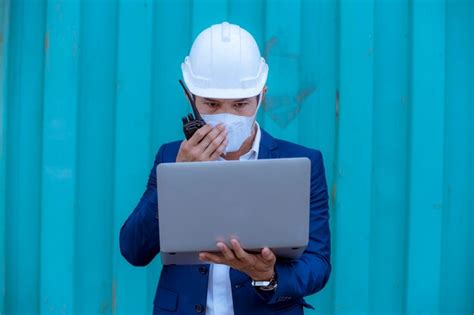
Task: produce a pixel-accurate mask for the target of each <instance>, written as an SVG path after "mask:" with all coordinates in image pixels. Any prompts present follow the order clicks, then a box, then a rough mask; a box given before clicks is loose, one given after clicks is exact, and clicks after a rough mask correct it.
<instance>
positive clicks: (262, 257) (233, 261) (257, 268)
mask: <svg viewBox="0 0 474 315" xmlns="http://www.w3.org/2000/svg"><path fill="white" fill-rule="evenodd" d="M230 243H231V247H232V248H229V247H228V246H227V245H226V244H224V243H223V242H219V243H217V248H218V249H219V250H220V254H212V253H208V252H202V253H200V254H199V259H201V260H203V261H208V262H211V263H215V264H225V265H228V266H229V267H232V268H234V269H237V270H239V271H241V272H244V273H246V274H247V275H248V276H249V277H250V278H251V279H252V280H255V281H269V280H270V279H271V278H272V277H273V275H274V273H275V262H276V256H275V254H274V253H273V252H272V251H271V250H270V249H269V248H268V247H265V248H263V249H262V251H261V252H260V253H259V254H251V253H247V252H246V251H245V250H244V249H243V248H242V246H240V243H239V241H237V240H236V239H232V240H231V241H230Z"/></svg>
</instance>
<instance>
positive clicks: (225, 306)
mask: <svg viewBox="0 0 474 315" xmlns="http://www.w3.org/2000/svg"><path fill="white" fill-rule="evenodd" d="M255 124H256V125H257V133H256V135H255V139H254V141H253V145H252V148H251V149H250V151H249V152H247V153H245V154H244V155H242V156H241V157H240V158H239V160H240V161H245V160H256V159H257V158H258V149H259V147H260V138H261V137H262V134H261V131H260V126H259V125H258V123H257V122H255ZM219 161H225V159H223V158H221V157H219ZM206 314H207V315H234V303H233V300H232V287H231V285H230V267H229V266H227V265H220V264H211V266H210V268H209V282H208V286H207V303H206Z"/></svg>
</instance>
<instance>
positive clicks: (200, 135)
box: [188, 124, 212, 147]
mask: <svg viewBox="0 0 474 315" xmlns="http://www.w3.org/2000/svg"><path fill="white" fill-rule="evenodd" d="M211 130H212V126H211V125H209V124H206V125H204V126H202V127H201V128H199V129H198V130H197V131H196V132H195V133H194V134H193V136H192V137H191V138H189V140H188V144H189V145H190V146H191V147H194V146H196V145H197V144H198V143H199V142H201V140H202V139H204V137H205V136H207V134H208V133H209V132H211Z"/></svg>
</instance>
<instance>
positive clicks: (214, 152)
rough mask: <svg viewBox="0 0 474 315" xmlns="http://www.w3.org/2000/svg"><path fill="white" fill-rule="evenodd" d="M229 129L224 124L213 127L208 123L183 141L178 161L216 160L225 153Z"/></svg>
mask: <svg viewBox="0 0 474 315" xmlns="http://www.w3.org/2000/svg"><path fill="white" fill-rule="evenodd" d="M227 143H228V141H227V131H226V130H225V128H224V126H223V125H217V126H216V127H214V128H212V127H211V126H210V125H208V124H206V125H204V126H203V127H201V128H199V129H198V130H197V131H196V132H195V133H194V135H193V136H192V137H191V138H190V139H189V140H184V141H183V142H181V146H180V148H179V152H178V156H177V157H176V162H194V161H214V160H217V158H218V157H219V156H221V155H222V154H223V153H224V150H225V148H226V146H227Z"/></svg>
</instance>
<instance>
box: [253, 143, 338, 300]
mask: <svg viewBox="0 0 474 315" xmlns="http://www.w3.org/2000/svg"><path fill="white" fill-rule="evenodd" d="M313 152H315V153H314V154H313V156H312V158H311V194H310V227H309V229H310V230H309V243H308V247H307V248H306V250H305V252H304V253H303V255H302V256H301V257H300V258H299V259H297V260H295V261H292V262H283V261H278V260H277V263H276V265H275V270H276V273H277V276H278V287H277V288H276V289H275V291H274V292H272V294H259V295H260V297H261V298H262V299H264V300H265V301H267V303H268V304H274V303H278V302H284V301H289V300H292V299H301V298H303V297H304V296H308V295H311V294H314V293H316V292H318V291H320V290H321V289H322V288H324V286H325V285H326V283H327V281H328V279H329V275H330V273H331V264H330V251H331V248H330V247H331V245H330V231H329V222H328V220H329V206H328V193H327V184H326V176H325V172H324V165H323V159H322V155H321V152H319V151H313ZM262 293H263V292H262ZM265 293H266V292H265Z"/></svg>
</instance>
